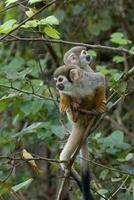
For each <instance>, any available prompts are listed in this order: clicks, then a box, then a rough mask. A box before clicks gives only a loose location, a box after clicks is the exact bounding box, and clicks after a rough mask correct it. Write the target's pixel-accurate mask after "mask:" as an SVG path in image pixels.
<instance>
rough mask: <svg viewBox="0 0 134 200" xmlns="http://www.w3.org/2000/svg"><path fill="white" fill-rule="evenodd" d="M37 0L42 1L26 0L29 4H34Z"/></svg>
mask: <svg viewBox="0 0 134 200" xmlns="http://www.w3.org/2000/svg"><path fill="white" fill-rule="evenodd" d="M37 2H42V0H29V1H28V3H29V4H34V3H37Z"/></svg>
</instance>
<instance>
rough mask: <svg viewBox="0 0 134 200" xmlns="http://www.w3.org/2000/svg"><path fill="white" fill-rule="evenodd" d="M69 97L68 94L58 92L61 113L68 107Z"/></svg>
mask: <svg viewBox="0 0 134 200" xmlns="http://www.w3.org/2000/svg"><path fill="white" fill-rule="evenodd" d="M70 104H71V99H70V97H69V96H66V95H63V94H60V104H59V110H60V112H61V113H64V112H66V110H67V109H68V108H69V107H70Z"/></svg>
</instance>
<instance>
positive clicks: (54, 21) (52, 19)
mask: <svg viewBox="0 0 134 200" xmlns="http://www.w3.org/2000/svg"><path fill="white" fill-rule="evenodd" d="M39 24H41V25H45V24H49V25H58V24H59V20H58V19H57V18H56V17H55V16H53V15H52V16H49V17H46V18H45V19H41V20H40V21H39Z"/></svg>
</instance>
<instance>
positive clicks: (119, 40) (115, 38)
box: [110, 32, 131, 45]
mask: <svg viewBox="0 0 134 200" xmlns="http://www.w3.org/2000/svg"><path fill="white" fill-rule="evenodd" d="M110 37H111V39H110V41H111V42H113V43H115V44H118V45H127V44H130V43H131V41H130V40H128V39H127V38H125V36H124V35H123V33H120V32H117V33H113V34H112V35H111V36H110Z"/></svg>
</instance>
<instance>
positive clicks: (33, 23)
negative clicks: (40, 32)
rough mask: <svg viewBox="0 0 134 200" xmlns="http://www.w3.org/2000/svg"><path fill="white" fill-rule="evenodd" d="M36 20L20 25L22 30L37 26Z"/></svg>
mask: <svg viewBox="0 0 134 200" xmlns="http://www.w3.org/2000/svg"><path fill="white" fill-rule="evenodd" d="M38 22H39V21H38V20H37V19H33V20H29V21H28V22H26V23H25V24H24V25H22V26H21V27H22V28H34V27H37V26H38Z"/></svg>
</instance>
